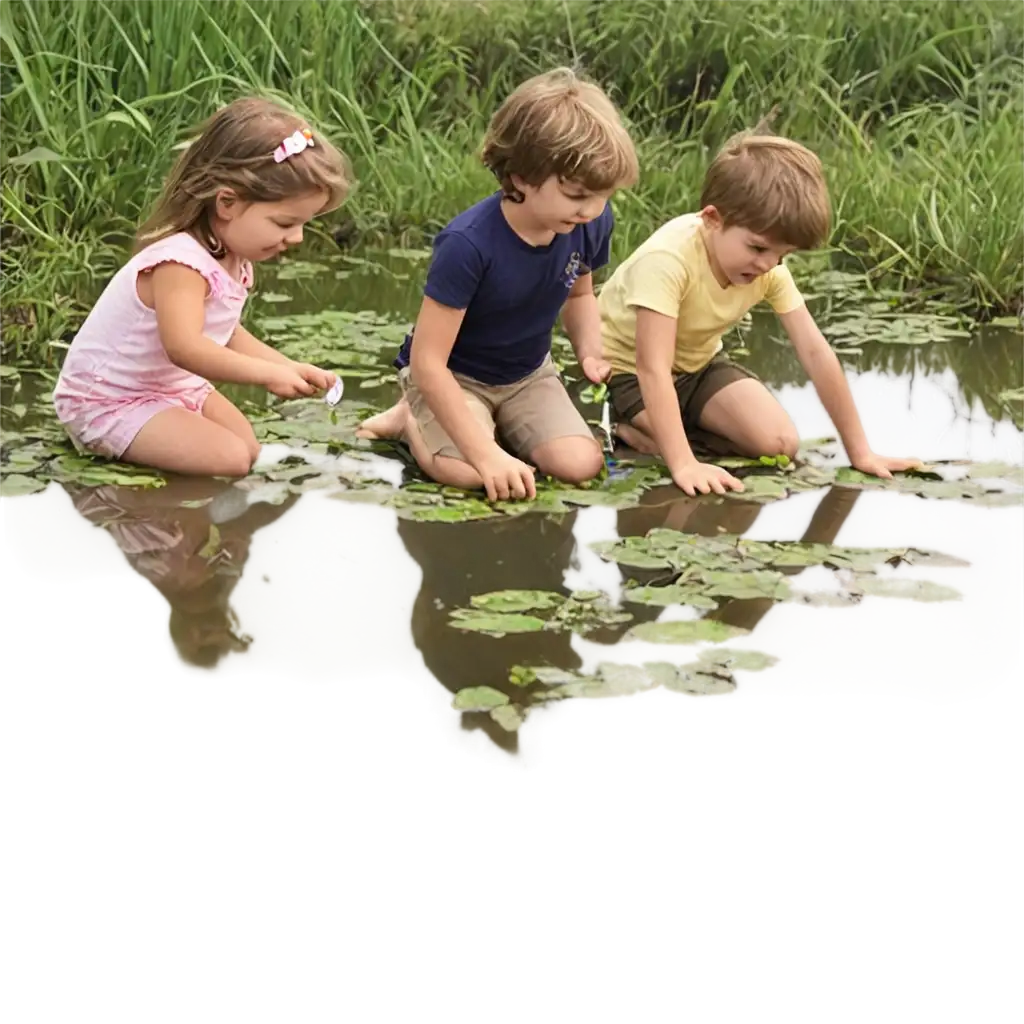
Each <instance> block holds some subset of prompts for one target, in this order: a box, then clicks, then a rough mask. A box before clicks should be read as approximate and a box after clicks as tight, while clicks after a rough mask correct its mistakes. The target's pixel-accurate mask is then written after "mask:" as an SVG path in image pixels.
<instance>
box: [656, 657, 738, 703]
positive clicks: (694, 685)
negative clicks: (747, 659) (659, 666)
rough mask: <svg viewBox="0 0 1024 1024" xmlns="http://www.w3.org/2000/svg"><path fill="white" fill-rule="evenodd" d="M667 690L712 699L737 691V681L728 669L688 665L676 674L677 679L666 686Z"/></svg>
mask: <svg viewBox="0 0 1024 1024" xmlns="http://www.w3.org/2000/svg"><path fill="white" fill-rule="evenodd" d="M664 686H665V689H666V690H675V692H676V693H687V694H690V695H691V696H694V697H710V696H716V695H718V694H722V693H731V692H732V691H733V690H735V689H736V680H735V679H734V678H733V676H732V673H731V672H729V671H728V670H727V669H720V668H715V667H714V666H712V665H708V666H707V667H701V666H699V665H687V666H685V667H683V668H680V669H679V671H678V672H676V676H675V679H673V680H671V681H670V682H666V683H665V684H664Z"/></svg>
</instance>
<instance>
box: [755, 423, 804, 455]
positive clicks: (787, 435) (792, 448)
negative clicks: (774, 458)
mask: <svg viewBox="0 0 1024 1024" xmlns="http://www.w3.org/2000/svg"><path fill="white" fill-rule="evenodd" d="M799 450H800V437H799V435H798V434H797V432H796V427H794V426H793V424H792V423H790V424H789V425H788V426H787V427H785V428H784V429H782V430H780V431H779V432H778V434H777V435H776V437H775V439H774V447H773V448H772V450H771V451H769V452H764V453H763V454H764V455H785V456H787V457H788V458H790V459H795V458H796V453H797V452H798V451H799Z"/></svg>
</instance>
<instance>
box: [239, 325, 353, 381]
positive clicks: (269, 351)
mask: <svg viewBox="0 0 1024 1024" xmlns="http://www.w3.org/2000/svg"><path fill="white" fill-rule="evenodd" d="M228 348H230V349H232V350H234V351H235V352H240V353H241V354H242V355H244V356H252V358H253V359H266V360H267V361H268V362H270V363H278V364H279V365H281V366H290V367H291V368H292V369H293V370H295V371H296V373H298V375H299V376H300V377H302V379H303V380H305V381H306V382H307V383H309V384H312V385H313V386H314V387H317V388H320V390H321V391H329V390H330V389H331V388H332V387H334V382H335V380H337V377H336V376H335V375H334V374H333V373H331V371H330V370H321V369H320V367H318V366H313V365H311V364H310V363H298V362H296V361H295V360H294V359H289V358H288V357H287V356H286V355H282V354H281V353H280V352H278V351H277V349H275V348H271V347H270V346H269V345H268V344H266V342H263V341H260V340H259V338H256V337H254V336H253V335H252V334H250V333H249V332H248V331H247V330H246V329H245V328H244V327H243V326H242V325H241V324H239V325H238V326H237V327H236V328H235V331H234V333H233V334H232V335H231V340H230V341H229V342H228Z"/></svg>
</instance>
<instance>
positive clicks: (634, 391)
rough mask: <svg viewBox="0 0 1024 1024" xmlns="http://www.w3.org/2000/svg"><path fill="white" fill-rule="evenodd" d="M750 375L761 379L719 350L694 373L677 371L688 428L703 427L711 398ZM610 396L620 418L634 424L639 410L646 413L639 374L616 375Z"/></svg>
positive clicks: (675, 376) (680, 407) (611, 381)
mask: <svg viewBox="0 0 1024 1024" xmlns="http://www.w3.org/2000/svg"><path fill="white" fill-rule="evenodd" d="M748 377H749V378H752V379H753V380H757V379H758V377H757V375H756V374H754V373H751V371H750V370H748V369H747V368H746V367H745V366H741V365H740V364H739V363H734V362H733V361H732V360H731V359H730V358H729V357H728V356H727V355H726V354H725V353H724V352H719V353H718V354H717V355H715V356H714V357H712V359H711V362H709V363H708V364H707V366H704V367H702V368H701V369H699V370H696V371H695V372H694V373H677V374H674V375H673V380H674V381H675V386H676V394H677V395H678V396H679V410H680V412H682V414H683V427H684V428H685V429H686V431H687V432H689V431H691V430H696V429H697V428H698V427H699V426H700V414H701V413H702V412H703V411H704V406H705V405H707V404H708V400H709V399H710V398H712V397H713V396H714V395H716V394H718V392H719V391H721V390H722V388H725V387H728V386H729V385H730V384H733V383H735V382H736V381H738V380H746V379H747V378H748ZM608 397H609V398H610V399H611V404H612V409H614V411H615V415H616V417H617V419H618V420H619V421H620V422H622V423H631V422H632V421H633V418H634V417H635V416H636V415H637V413H640V412H643V408H644V399H643V395H641V393H640V381H639V380H637V377H636V374H635V373H617V374H615V376H613V377H612V379H611V380H610V381H609V382H608Z"/></svg>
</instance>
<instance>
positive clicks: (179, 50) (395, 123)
mask: <svg viewBox="0 0 1024 1024" xmlns="http://www.w3.org/2000/svg"><path fill="white" fill-rule="evenodd" d="M0 28H2V42H3V62H2V67H0V76H2V77H0V87H2V92H3V110H2V113H3V129H4V130H3V136H4V146H3V151H2V153H0V167H2V173H3V221H4V224H3V240H4V247H3V261H4V265H3V269H4V296H3V304H4V327H5V331H4V350H5V358H8V359H11V358H33V359H36V360H43V359H49V358H50V356H47V355H46V353H48V352H49V353H51V355H52V353H53V352H54V350H52V349H48V348H47V345H48V342H49V341H50V340H51V339H53V338H54V337H58V336H60V335H61V334H63V333H65V332H66V331H67V330H68V329H69V328H70V327H71V326H73V325H74V324H75V323H76V322H77V320H78V318H80V316H81V312H82V309H83V305H82V302H83V297H85V296H88V295H89V294H90V293H92V292H94V291H95V289H96V287H97V284H98V282H101V281H102V280H103V279H104V278H105V277H106V276H107V275H109V274H110V273H111V272H112V271H113V270H114V269H115V268H116V266H117V264H118V261H119V260H120V259H121V258H122V255H123V247H124V245H125V244H126V242H127V240H128V239H129V238H130V236H131V233H132V231H133V230H134V227H135V225H136V223H137V222H138V220H139V216H140V212H141V210H142V209H143V208H144V207H145V206H146V204H147V203H148V202H149V201H150V200H151V199H152V197H153V195H154V193H155V190H156V189H157V188H158V187H159V184H160V181H161V178H162V176H163V175H164V173H165V172H166V170H167V168H168V166H169V164H170V162H171V161H172V159H173V157H174V147H175V146H177V145H180V144H181V143H182V142H183V141H184V140H185V139H187V138H188V137H189V133H190V131H191V130H192V129H193V128H194V126H195V125H196V124H197V123H198V122H199V121H201V120H202V119H203V118H204V117H205V116H206V115H207V114H208V113H209V112H210V111H211V110H213V109H214V108H215V107H216V106H217V105H219V104H221V103H223V102H225V101H227V100H229V99H231V98H233V97H234V96H236V95H238V94H240V93H244V92H251V91H260V92H265V93H270V94H276V95H279V96H281V97H283V98H285V99H286V100H287V101H288V102H290V103H292V104H294V105H295V106H297V107H299V108H300V109H302V110H304V111H305V112H306V113H307V114H308V116H309V117H310V118H311V119H312V121H313V122H314V123H315V124H316V125H318V126H320V127H321V128H322V129H323V130H324V131H326V132H327V133H328V134H330V135H331V136H332V137H333V138H335V139H336V140H337V141H338V142H339V143H340V144H341V145H342V146H343V147H344V148H345V149H346V150H347V152H348V153H349V154H350V156H351V157H352V159H353V162H354V164H355V167H356V171H357V174H358V177H359V179H360V186H359V189H358V191H357V193H356V194H355V195H354V196H353V198H352V200H351V202H350V203H349V204H348V205H347V206H346V207H345V208H344V209H343V210H342V211H340V212H339V213H338V214H336V215H334V217H333V218H332V219H331V220H330V221H329V222H328V223H327V224H326V225H325V228H327V229H330V228H340V229H341V230H342V231H343V232H344V234H345V235H346V236H347V237H348V238H350V239H351V240H352V241H354V242H358V240H359V239H361V238H374V237H379V236H390V237H402V236H404V237H405V238H406V239H407V240H412V239H418V238H420V237H422V236H424V235H425V234H429V233H430V232H431V231H433V230H435V229H436V228H437V227H438V226H439V225H440V224H442V223H444V221H445V220H447V219H448V218H449V217H450V216H452V215H453V214H454V213H455V212H457V211H458V210H459V209H460V208H461V207H463V206H465V205H467V204H469V203H470V202H472V201H474V200H475V199H476V198H478V197H480V196H481V195H483V194H485V193H486V192H487V190H489V189H490V188H491V187H492V186H493V182H492V180H491V179H490V178H489V176H488V174H487V173H486V172H485V171H484V170H483V169H482V168H481V167H480V166H479V164H478V162H477V161H476V157H475V152H476V150H477V148H478V145H479V140H480V136H481V133H482V131H483V128H484V125H485V124H486V120H487V117H488V116H489V114H490V112H491V111H492V110H493V109H494V107H495V106H496V105H497V103H498V102H500V99H501V97H502V96H504V95H505V94H506V93H507V92H508V91H509V90H510V89H511V88H512V87H513V86H514V84H515V83H517V82H518V81H521V80H522V79H523V78H525V77H527V76H528V75H530V74H532V73H534V72H535V71H537V70H540V69H543V68H548V67H551V66H553V65H557V64H563V63H572V62H573V61H579V62H580V63H581V64H582V65H583V67H584V68H585V69H587V70H588V72H589V73H590V74H591V75H592V76H593V77H595V78H596V79H597V80H598V81H600V82H601V83H602V84H603V85H605V86H606V87H607V88H609V89H610V90H611V91H612V93H613V95H614V96H615V98H616V100H617V101H618V102H619V103H620V105H621V106H622V108H623V110H624V111H625V113H626V115H627V117H628V118H629V120H630V123H631V126H632V128H633V130H634V135H635V137H636V138H637V139H638V141H639V148H640V151H641V159H642V169H643V178H642V181H641V184H640V185H639V186H638V187H637V188H636V189H635V190H633V191H632V192H630V193H629V194H625V195H623V196H621V197H620V198H619V199H618V200H617V202H616V208H617V213H618V217H619V230H618V232H617V237H616V257H617V258H621V257H622V256H623V255H624V254H625V253H626V252H628V251H629V250H630V249H631V248H632V247H634V246H635V245H636V244H637V243H638V242H639V241H640V240H641V239H642V238H643V237H644V236H645V235H646V234H647V233H648V232H649V231H650V230H651V229H652V228H653V227H654V226H656V225H657V224H658V223H659V222H661V221H662V220H664V219H666V218H667V217H668V216H672V215H674V214H675V213H677V212H682V211H685V210H687V209H690V208H692V207H693V205H694V203H695V201H696V197H697V194H698V192H699V189H700V181H701V176H702V174H703V170H704V168H705V167H706V165H707V161H708V159H709V155H710V154H712V153H713V151H714V150H715V148H716V147H717V146H718V145H719V144H720V143H721V142H722V141H723V140H724V139H725V138H727V137H728V135H729V134H731V133H732V132H734V131H736V130H738V129H740V128H743V127H747V126H750V125H751V124H753V123H755V122H756V121H757V120H759V119H760V118H761V117H762V116H763V115H764V114H765V113H767V112H768V111H769V110H772V109H773V108H777V110H778V118H777V120H776V122H775V127H776V130H778V131H781V132H784V133H787V134H791V135H793V136H794V137H796V138H799V139H801V140H802V141H804V142H806V143H807V144H808V145H811V146H812V147H814V148H815V149H816V150H817V151H818V152H819V153H820V155H821V156H822V158H823V160H824V161H825V163H826V167H827V171H828V177H829V183H830V187H831V189H832V192H833V198H834V203H835V208H836V212H837V216H836V225H835V231H834V235H833V239H832V243H833V245H834V246H835V247H836V248H837V249H838V250H840V252H841V253H842V254H843V258H844V259H845V260H847V261H849V262H851V263H853V264H855V265H859V266H863V267H864V268H866V269H868V270H870V272H872V273H876V274H886V275H888V276H890V277H891V278H892V280H893V281H895V282H897V283H898V284H899V286H900V287H902V288H903V289H904V290H905V291H907V292H909V293H914V294H931V295H937V296H941V297H942V298H944V299H946V300H948V301H952V302H955V303H957V304H958V305H959V306H960V307H961V308H964V309H967V310H970V311H971V312H975V313H978V314H981V315H988V314H993V313H1005V312H1008V311H1016V310H1018V309H1019V308H1020V305H1021V285H1022V282H1021V263H1022V237H1024V234H1022V232H1024V172H1022V166H1021V159H1020V154H1021V149H1022V144H1024V130H1022V119H1024V95H1022V62H1021V59H1020V54H1021V52H1022V48H1024V8H1022V7H1021V6H1020V5H1019V4H1017V3H1013V2H1005V3H1003V2H991V0H988V2H985V0H962V2H958V3H941V4H935V5H927V4H919V3H913V2H897V3H890V2H886V0H848V2H844V3H833V2H826V0H793V2H791V3H787V4H778V3H775V2H764V3H762V2H749V3H741V2H711V0H699V2H698V0H679V2H672V3H663V2H654V0H649V2H645V0H628V2H626V0H622V2H620V0H604V2H582V0H577V2H570V3H554V2H525V0H522V2H520V0H490V2H487V3H470V2H445V0H426V2H398V3H387V2H377V3H361V2H327V3H312V2H277V0H274V2H246V0H223V2H218V3H211V2H205V3H203V2H197V0H178V2H175V3H169V2H164V0H153V2H150V3H146V4H138V3H132V2H122V0H114V2H108V3H101V2H97V0H82V2H80V3H75V4H68V3H63V2H58V0H31V2H25V0H8V2H7V3H5V4H3V5H2V7H0Z"/></svg>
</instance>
